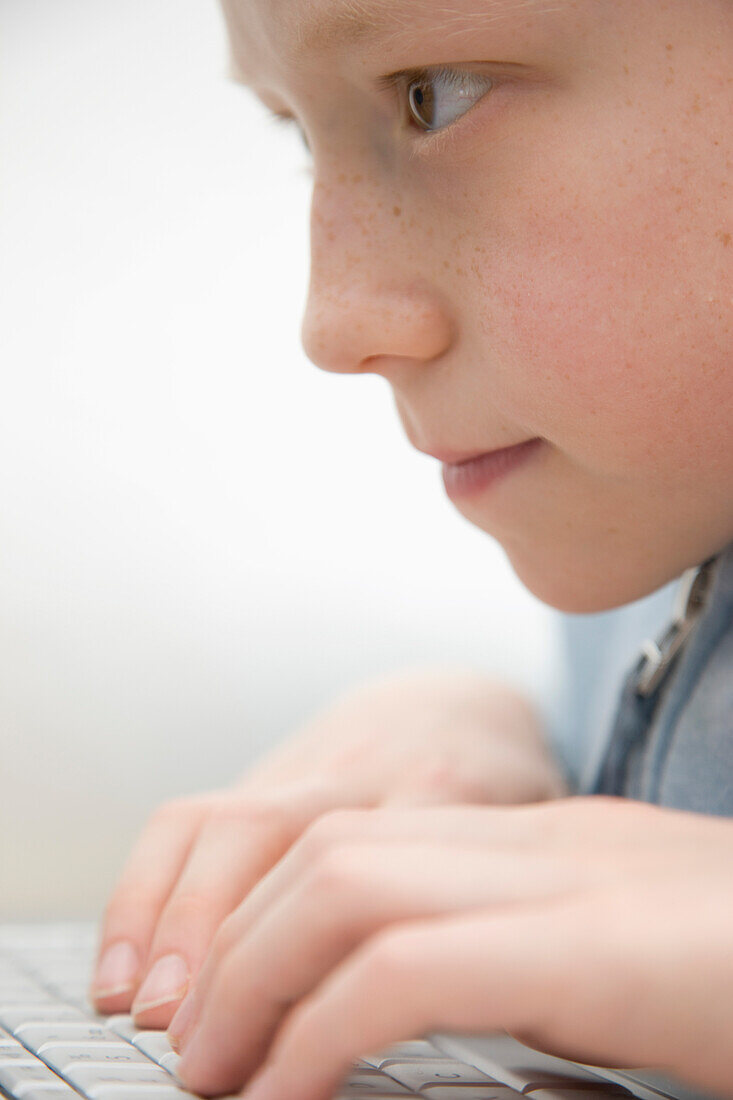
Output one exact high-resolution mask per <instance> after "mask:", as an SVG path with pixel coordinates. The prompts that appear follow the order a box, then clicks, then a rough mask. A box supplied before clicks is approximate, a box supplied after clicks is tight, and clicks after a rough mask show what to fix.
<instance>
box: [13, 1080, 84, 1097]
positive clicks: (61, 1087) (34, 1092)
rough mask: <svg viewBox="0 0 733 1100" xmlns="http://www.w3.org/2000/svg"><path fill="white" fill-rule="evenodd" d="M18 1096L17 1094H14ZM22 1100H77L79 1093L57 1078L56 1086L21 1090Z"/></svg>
mask: <svg viewBox="0 0 733 1100" xmlns="http://www.w3.org/2000/svg"><path fill="white" fill-rule="evenodd" d="M15 1095H16V1096H18V1093H17V1092H16V1094H15ZM21 1095H22V1097H23V1100H78V1097H79V1093H78V1092H77V1091H76V1090H75V1089H72V1087H71V1085H67V1084H66V1082H65V1081H62V1080H61V1078H59V1083H58V1085H49V1084H46V1085H35V1084H32V1085H31V1086H30V1087H29V1088H23V1089H22V1093H21Z"/></svg>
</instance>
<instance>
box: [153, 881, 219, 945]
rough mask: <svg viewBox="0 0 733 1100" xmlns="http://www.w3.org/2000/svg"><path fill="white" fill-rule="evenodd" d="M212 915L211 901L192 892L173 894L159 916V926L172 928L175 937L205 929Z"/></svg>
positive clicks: (209, 898)
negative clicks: (189, 931)
mask: <svg viewBox="0 0 733 1100" xmlns="http://www.w3.org/2000/svg"><path fill="white" fill-rule="evenodd" d="M213 913H214V906H213V899H212V898H211V897H205V896H204V895H202V894H197V893H195V892H193V891H180V892H177V893H174V894H173V895H172V896H171V897H170V898H169V899H168V901H167V902H166V904H165V906H164V908H163V912H162V913H161V915H160V924H161V925H165V926H167V927H169V928H174V929H175V930H176V933H177V935H179V936H180V935H184V936H185V934H186V930H192V929H194V928H201V927H202V926H203V927H207V926H208V925H209V924H210V923H211V920H212V917H213Z"/></svg>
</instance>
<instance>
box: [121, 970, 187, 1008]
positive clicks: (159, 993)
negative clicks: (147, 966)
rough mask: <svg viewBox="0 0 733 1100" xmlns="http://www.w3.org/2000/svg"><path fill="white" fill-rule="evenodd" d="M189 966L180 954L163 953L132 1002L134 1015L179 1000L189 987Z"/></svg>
mask: <svg viewBox="0 0 733 1100" xmlns="http://www.w3.org/2000/svg"><path fill="white" fill-rule="evenodd" d="M188 977H189V975H188V966H187V965H186V962H185V960H184V959H182V958H181V956H180V955H163V957H162V958H161V959H158V961H157V962H156V964H155V966H154V967H153V969H152V970H151V971H150V972H149V973H148V976H147V977H146V979H145V981H144V982H143V984H142V985H141V986H140V988H139V990H138V992H137V996H136V997H135V1000H134V1001H133V1004H132V1015H133V1016H137V1015H139V1014H140V1013H141V1012H147V1011H148V1010H149V1009H151V1008H157V1007H158V1005H165V1004H168V1003H169V1002H170V1001H178V1000H180V998H181V997H183V995H184V994H185V992H186V989H187V988H188Z"/></svg>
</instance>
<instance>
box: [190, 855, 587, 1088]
mask: <svg viewBox="0 0 733 1100" xmlns="http://www.w3.org/2000/svg"><path fill="white" fill-rule="evenodd" d="M581 882H582V871H581V869H579V868H577V867H576V866H574V865H572V864H570V863H567V864H561V863H560V862H559V861H558V860H557V858H555V857H551V858H548V857H542V856H539V857H527V858H526V859H525V860H524V861H522V862H521V863H519V862H518V861H517V859H516V857H515V856H513V855H509V854H494V853H491V852H485V851H479V850H477V849H475V848H474V849H468V850H463V851H461V850H456V848H455V846H453V845H450V846H449V845H444V846H436V845H427V844H411V845H402V846H395V845H387V844H382V845H370V846H368V845H360V846H357V847H355V846H351V847H349V846H343V847H341V848H335V849H333V850H332V852H331V853H329V855H328V857H326V858H324V859H322V860H321V861H320V863H318V864H316V865H315V866H314V867H313V869H312V870H311V872H310V873H309V874H308V875H306V876H304V877H303V879H302V880H301V881H300V882H299V883H298V884H297V885H296V886H295V887H294V889H293V890H292V891H291V892H290V893H289V894H288V895H286V896H285V897H283V898H282V899H281V900H280V901H279V903H278V904H277V905H275V906H274V907H273V909H272V911H271V912H269V913H268V914H266V915H265V916H264V917H263V918H262V919H261V920H260V921H259V922H258V923H257V924H256V925H255V926H254V928H253V929H252V930H251V931H250V933H249V935H247V936H245V938H244V939H243V941H242V942H241V943H240V944H238V945H237V947H236V948H235V949H233V950H232V951H231V952H230V953H229V955H228V956H226V957H225V958H224V960H223V962H222V964H221V966H220V968H219V971H218V973H217V974H216V976H215V978H214V980H213V982H212V984H211V986H210V988H209V995H208V998H207V1001H206V1003H205V1007H204V1010H203V1013H202V1016H201V1018H200V1021H199V1025H198V1027H197V1029H196V1031H195V1033H194V1034H193V1035H192V1036H191V1038H190V1039H189V1041H188V1042H187V1043H186V1044H185V1046H184V1056H183V1060H182V1062H181V1065H180V1067H179V1072H180V1074H181V1075H182V1076H183V1078H184V1079H185V1080H186V1081H187V1082H189V1083H190V1084H192V1085H193V1087H194V1088H197V1087H199V1086H200V1084H201V1082H202V1081H205V1082H207V1085H206V1087H207V1088H212V1089H215V1090H216V1091H220V1090H221V1091H226V1090H231V1089H233V1088H236V1087H237V1086H238V1085H239V1084H241V1082H242V1081H243V1080H245V1079H246V1078H247V1077H248V1076H249V1075H250V1074H251V1073H252V1072H254V1070H255V1069H256V1068H257V1066H258V1064H259V1062H260V1061H261V1059H262V1057H263V1055H264V1053H265V1052H266V1050H267V1048H268V1046H269V1044H270V1042H271V1040H272V1037H273V1034H274V1031H275V1029H276V1028H277V1026H278V1025H279V1023H280V1021H281V1018H282V1016H283V1015H284V1013H285V1012H286V1011H287V1009H288V1008H289V1007H290V1005H292V1004H294V1003H296V1002H297V1001H299V1000H300V999H302V998H303V997H304V996H305V995H307V994H308V993H309V992H310V991H311V990H312V989H313V988H314V987H315V986H316V985H318V984H319V983H320V982H321V981H322V980H323V978H324V977H325V976H326V975H327V974H328V972H329V971H331V970H332V969H334V968H335V967H336V966H337V965H338V964H339V963H340V962H341V961H342V960H343V959H344V958H345V957H346V956H347V955H348V954H349V953H350V952H352V951H353V950H354V949H355V948H357V947H358V945H360V944H361V943H362V942H363V941H364V940H365V939H367V938H369V937H370V936H371V935H373V934H374V933H375V932H377V931H378V930H380V929H382V928H384V927H386V926H387V925H390V924H394V923H395V922H399V921H404V920H408V919H414V918H416V917H429V916H433V915H435V914H443V913H446V912H450V911H454V910H456V909H458V910H466V909H470V908H485V907H486V906H487V905H489V904H498V905H502V906H507V905H516V904H519V903H526V901H527V900H528V899H529V898H536V897H542V896H548V895H553V894H558V893H560V892H565V893H567V892H568V891H569V890H578V889H579V888H580V886H581ZM232 1021H235V1026H234V1028H232ZM226 1034H228V1035H229V1036H230V1040H226V1039H224V1038H223V1036H224V1035H226ZM212 1044H215V1046H216V1050H215V1054H214V1052H213V1046H212Z"/></svg>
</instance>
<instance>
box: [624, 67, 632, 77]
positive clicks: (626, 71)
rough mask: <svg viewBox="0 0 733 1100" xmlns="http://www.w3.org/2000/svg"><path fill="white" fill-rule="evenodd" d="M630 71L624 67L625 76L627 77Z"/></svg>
mask: <svg viewBox="0 0 733 1100" xmlns="http://www.w3.org/2000/svg"><path fill="white" fill-rule="evenodd" d="M630 71H631V70H630V69H629V66H628V65H624V72H625V73H626V75H627V76H628V75H629V72H630Z"/></svg>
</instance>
